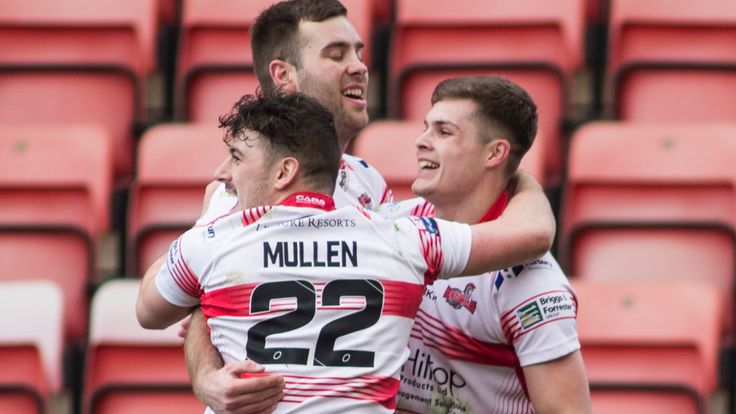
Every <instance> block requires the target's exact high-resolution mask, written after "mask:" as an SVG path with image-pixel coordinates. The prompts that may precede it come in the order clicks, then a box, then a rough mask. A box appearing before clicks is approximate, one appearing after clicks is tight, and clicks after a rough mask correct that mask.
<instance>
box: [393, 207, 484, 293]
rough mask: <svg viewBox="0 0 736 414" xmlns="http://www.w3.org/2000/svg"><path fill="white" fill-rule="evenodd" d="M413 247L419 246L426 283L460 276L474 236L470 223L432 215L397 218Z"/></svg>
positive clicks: (399, 228) (400, 227)
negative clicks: (438, 218)
mask: <svg viewBox="0 0 736 414" xmlns="http://www.w3.org/2000/svg"><path fill="white" fill-rule="evenodd" d="M395 223H396V228H397V230H399V231H400V232H402V233H403V234H404V236H405V237H406V238H407V240H408V243H411V244H412V246H411V248H414V249H418V250H419V254H420V257H421V259H422V260H421V265H423V267H424V269H425V271H424V280H423V282H424V283H425V284H432V283H433V282H434V281H435V280H436V279H437V278H444V277H448V276H457V275H459V274H461V273H462V271H463V270H464V269H465V267H466V266H467V264H468V258H469V257H470V247H471V245H472V236H471V232H470V226H468V225H467V224H462V223H455V222H450V221H445V220H436V219H434V218H432V217H415V216H411V217H406V218H402V219H399V220H396V221H395Z"/></svg>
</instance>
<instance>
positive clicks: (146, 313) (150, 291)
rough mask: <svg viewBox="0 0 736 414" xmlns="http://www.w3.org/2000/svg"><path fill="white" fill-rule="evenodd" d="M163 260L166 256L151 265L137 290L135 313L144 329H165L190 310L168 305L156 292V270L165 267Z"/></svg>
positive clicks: (157, 271) (189, 308)
mask: <svg viewBox="0 0 736 414" xmlns="http://www.w3.org/2000/svg"><path fill="white" fill-rule="evenodd" d="M165 260H166V256H162V257H160V258H158V259H157V260H156V262H154V263H153V265H151V267H150V268H149V269H148V271H147V272H146V274H145V276H144V277H143V280H142V281H141V286H140V289H139V290H138V301H137V303H136V307H135V312H136V316H137V317H138V323H140V324H141V326H142V327H144V328H146V329H165V328H167V327H169V326H170V325H172V324H174V323H176V322H177V321H179V320H181V319H182V318H184V317H185V316H186V315H187V314H189V312H191V310H192V308H191V307H182V306H177V305H174V304H172V303H170V302H169V301H167V300H166V299H164V297H163V296H161V293H160V292H159V291H158V287H157V286H156V282H155V280H156V275H157V274H158V273H159V270H158V269H161V268H162V266H165V263H164V262H165Z"/></svg>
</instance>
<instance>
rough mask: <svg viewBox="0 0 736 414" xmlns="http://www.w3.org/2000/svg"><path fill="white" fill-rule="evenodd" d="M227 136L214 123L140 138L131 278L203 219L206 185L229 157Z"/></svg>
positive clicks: (165, 128) (131, 216) (158, 130)
mask: <svg viewBox="0 0 736 414" xmlns="http://www.w3.org/2000/svg"><path fill="white" fill-rule="evenodd" d="M222 136H223V131H222V130H220V129H218V128H216V127H214V126H212V125H209V124H206V125H203V124H169V125H159V126H156V127H154V128H151V129H149V130H148V131H147V132H146V133H145V134H144V136H143V137H142V138H141V142H140V146H139V149H138V176H137V177H136V179H135V181H134V182H133V185H132V188H131V196H130V206H129V209H128V263H127V268H128V273H129V274H135V275H142V274H143V272H144V271H145V270H146V268H147V267H148V266H149V265H151V263H153V261H155V260H156V259H157V258H158V257H159V256H161V255H162V254H165V253H166V251H167V250H168V247H169V245H170V244H171V242H172V241H174V239H176V238H177V237H178V236H179V235H180V234H181V233H183V232H184V231H186V230H187V229H188V228H190V227H191V226H192V225H193V224H194V222H195V221H196V219H197V218H198V217H199V216H200V214H201V213H202V202H203V196H204V190H205V187H206V186H207V184H208V183H209V182H211V181H212V180H213V173H214V171H215V169H216V168H217V166H218V165H220V163H222V161H223V160H224V159H225V157H226V156H227V154H228V153H227V147H226V146H225V144H224V143H223V142H222Z"/></svg>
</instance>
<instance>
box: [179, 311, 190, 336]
mask: <svg viewBox="0 0 736 414" xmlns="http://www.w3.org/2000/svg"><path fill="white" fill-rule="evenodd" d="M191 322H192V314H189V315H187V317H186V318H184V319H182V321H181V325H179V332H178V333H177V335H179V338H182V339H187V330H189V324H190V323H191Z"/></svg>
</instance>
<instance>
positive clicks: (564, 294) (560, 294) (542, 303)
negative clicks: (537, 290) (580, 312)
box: [516, 291, 577, 330]
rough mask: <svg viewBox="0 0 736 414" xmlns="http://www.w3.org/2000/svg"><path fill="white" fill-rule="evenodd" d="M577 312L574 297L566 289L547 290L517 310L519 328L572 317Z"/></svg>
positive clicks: (524, 328)
mask: <svg viewBox="0 0 736 414" xmlns="http://www.w3.org/2000/svg"><path fill="white" fill-rule="evenodd" d="M576 313H577V309H576V305H575V298H574V296H573V295H572V293H570V292H568V291H555V292H549V293H546V294H544V295H542V296H539V297H537V298H534V299H530V300H529V301H528V303H526V304H523V305H522V306H521V307H520V308H519V309H518V310H517V311H516V316H517V317H518V318H519V322H520V324H521V328H522V329H523V330H526V329H529V328H532V327H534V326H535V325H537V324H538V323H540V322H542V321H553V320H556V319H566V318H574V317H575V315H576Z"/></svg>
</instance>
